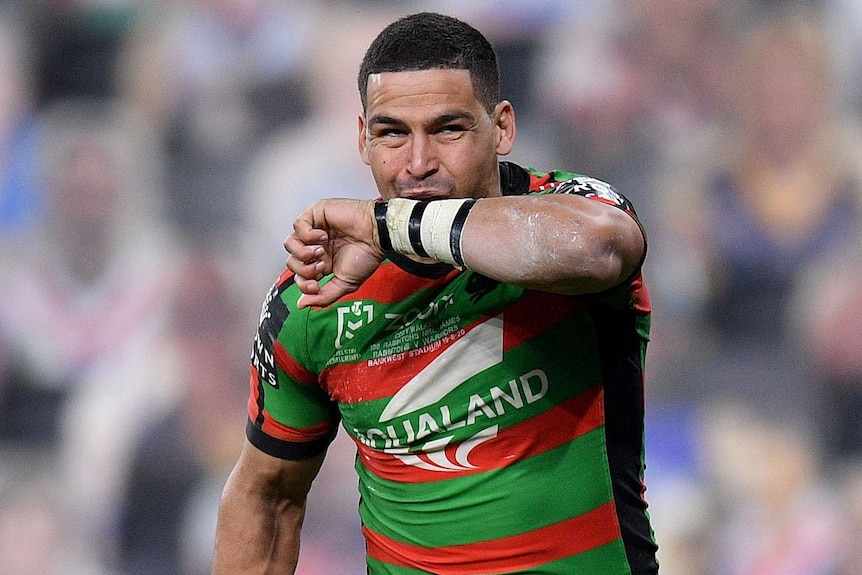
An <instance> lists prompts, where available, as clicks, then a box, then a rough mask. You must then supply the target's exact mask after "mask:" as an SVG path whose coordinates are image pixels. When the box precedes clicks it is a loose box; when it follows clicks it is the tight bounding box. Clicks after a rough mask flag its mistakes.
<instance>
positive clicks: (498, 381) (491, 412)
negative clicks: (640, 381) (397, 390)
mask: <svg viewBox="0 0 862 575" xmlns="http://www.w3.org/2000/svg"><path fill="white" fill-rule="evenodd" d="M572 332H574V333H575V334H588V335H584V336H576V335H572ZM592 332H593V328H592V322H591V320H590V318H589V316H588V315H587V314H575V315H574V316H572V317H570V318H568V319H566V320H563V321H560V322H558V323H557V325H555V326H554V327H552V328H551V329H549V330H548V331H547V332H545V333H544V334H543V335H541V336H539V337H537V338H535V339H533V340H530V341H528V342H525V343H524V344H522V345H520V346H518V347H516V348H514V349H511V350H509V351H507V352H506V354H505V356H504V358H503V362H502V363H500V364H497V365H495V366H493V367H490V368H488V369H487V370H485V371H483V372H482V373H480V374H477V375H476V376H474V377H473V378H471V379H470V380H467V382H465V383H463V384H462V385H459V386H458V387H457V388H456V389H454V390H453V391H452V392H450V393H449V394H448V395H446V396H445V397H444V398H443V399H442V401H441V402H440V404H438V405H437V406H436V407H428V408H426V409H425V410H424V411H426V412H427V413H428V414H429V415H430V417H431V419H432V420H433V423H434V424H435V425H436V426H437V427H438V428H440V433H432V434H430V435H428V436H427V437H424V438H420V440H419V441H418V442H416V443H418V444H420V445H421V444H424V443H425V442H426V441H430V440H433V439H437V438H439V437H441V436H451V437H452V438H453V441H454V442H457V441H463V440H465V439H468V438H469V437H472V436H473V435H474V434H475V433H476V431H477V430H478V429H480V427H487V426H489V425H493V424H497V425H499V426H500V429H505V428H507V427H510V426H513V425H517V424H519V423H521V422H523V421H526V420H527V419H530V418H532V417H535V416H537V415H539V414H541V413H542V412H544V411H545V410H547V409H549V408H551V407H553V406H556V405H559V404H561V403H563V402H565V401H566V400H568V399H570V398H572V397H574V396H576V395H577V394H579V393H581V392H583V391H586V390H588V389H590V388H592V387H595V386H596V385H598V384H599V383H600V381H601V373H600V367H599V365H598V363H597V357H598V355H597V354H596V353H595V341H594V339H593V338H592V335H591V334H592ZM536 350H541V353H542V354H543V355H544V356H550V357H558V358H559V361H557V362H547V361H544V362H541V363H542V364H544V365H543V367H544V375H545V376H546V377H547V379H548V391H547V394H546V395H545V396H544V397H542V398H541V399H539V400H537V401H533V402H532V403H531V402H530V399H529V398H528V394H527V391H526V390H525V389H524V388H525V386H527V387H529V388H530V389H532V390H534V391H536V390H538V386H539V382H538V376H537V375H530V374H531V372H533V371H534V368H535V367H536V365H538V364H539V363H540V362H539V361H538V360H537V358H536V353H537V352H536ZM479 382H493V383H492V384H489V383H483V385H484V386H485V387H486V388H485V389H483V388H480V387H479V386H478V383H479ZM492 388H497V390H499V391H500V392H503V393H505V394H506V395H507V396H509V397H511V398H512V400H509V399H506V398H499V397H498V399H497V401H495V400H494V398H493V397H492V395H491V389H492ZM477 395H478V399H477V398H476V397H474V396H477ZM390 399H391V398H389V397H385V398H382V399H378V400H372V401H366V402H360V403H352V404H344V403H343V404H340V405H339V408H340V409H341V413H342V416H343V419H344V424H345V428H346V429H347V430H348V433H350V434H351V435H353V436H354V438H357V437H356V432H355V429H354V428H355V427H360V428H361V426H362V424H367V422H369V421H376V420H377V418H378V417H379V415H380V413H381V412H382V411H383V409H384V408H385V407H386V404H387V403H388V402H389V401H390ZM513 403H514V404H515V405H512V404H513ZM440 405H445V406H447V407H448V409H449V416H450V419H449V421H451V422H457V421H465V420H468V415H469V413H472V414H473V416H472V421H471V424H470V425H465V426H463V427H460V428H457V429H454V430H452V431H446V430H445V429H443V426H444V421H443V418H442V416H441V412H440V407H439V406H440ZM483 405H484V406H485V407H486V408H487V409H485V408H483V407H482V406H483ZM471 406H472V407H473V409H472V410H471V409H470V407H471ZM405 421H407V422H409V425H410V427H411V429H413V431H414V432H415V433H418V432H419V430H420V422H419V414H418V413H415V412H414V413H411V414H408V415H406V416H403V417H398V418H395V419H393V420H389V421H385V422H382V423H381V424H380V425H379V429H380V431H381V432H383V433H384V434H386V428H387V427H388V426H391V427H392V428H393V430H394V431H395V432H396V433H397V434H398V437H399V439H400V444H401V445H406V444H407V443H406V441H407V434H406V431H405V423H404V422H405ZM426 421H427V420H426ZM427 428H428V426H427V425H426V429H427ZM357 439H358V438H357ZM383 442H384V440H383V439H382V438H380V439H377V440H376V442H375V445H374V447H376V448H378V449H383V448H384V447H386V445H384V443H383Z"/></svg>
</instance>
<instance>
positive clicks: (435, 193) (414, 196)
mask: <svg viewBox="0 0 862 575" xmlns="http://www.w3.org/2000/svg"><path fill="white" fill-rule="evenodd" d="M398 196H399V197H401V198H407V199H409V200H420V201H425V202H431V201H433V200H445V199H447V198H449V197H450V196H449V193H448V192H443V191H440V190H402V191H401V192H400V193H399V194H398Z"/></svg>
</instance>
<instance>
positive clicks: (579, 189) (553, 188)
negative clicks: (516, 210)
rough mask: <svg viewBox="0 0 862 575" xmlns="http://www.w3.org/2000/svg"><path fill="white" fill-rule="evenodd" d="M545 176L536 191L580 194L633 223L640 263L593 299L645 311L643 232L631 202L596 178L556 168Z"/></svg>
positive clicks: (646, 302) (644, 231)
mask: <svg viewBox="0 0 862 575" xmlns="http://www.w3.org/2000/svg"><path fill="white" fill-rule="evenodd" d="M549 176H550V177H549V179H550V183H549V184H546V185H544V186H542V187H540V189H539V193H544V194H573V195H578V196H582V197H585V198H587V199H590V200H593V201H597V202H601V203H603V204H607V205H609V206H612V207H615V208H617V209H620V210H622V211H624V212H625V213H627V214H628V215H629V216H630V217H631V218H632V219H633V220H634V221H635V223H637V225H638V228H640V230H641V234H642V235H643V238H644V250H643V254H642V255H641V259H640V262H638V265H637V267H636V268H635V271H634V272H633V273H632V275H631V276H629V277H628V278H626V280H625V281H623V282H621V283H620V284H619V285H618V286H616V287H614V288H611V289H610V290H607V291H606V292H602V293H601V294H596V299H599V300H604V301H607V302H608V303H612V304H613V305H615V306H623V307H633V308H635V309H637V310H638V311H641V312H644V313H648V312H649V311H650V309H651V304H650V301H649V294H648V292H647V291H646V287H645V286H644V284H643V278H642V275H641V269H642V267H643V263H644V261H645V259H646V252H647V235H646V230H645V229H644V227H643V224H642V223H641V221H640V218H638V215H637V212H635V208H634V206H633V205H632V203H631V202H630V201H629V200H628V198H626V197H625V196H624V195H623V194H621V193H620V192H618V191H617V190H616V189H615V188H614V187H613V186H612V185H610V184H608V183H607V182H603V181H602V180H598V179H596V178H591V177H589V176H583V175H579V174H572V173H567V172H560V171H558V172H554V173H552V174H550V175H549Z"/></svg>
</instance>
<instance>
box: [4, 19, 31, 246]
mask: <svg viewBox="0 0 862 575" xmlns="http://www.w3.org/2000/svg"><path fill="white" fill-rule="evenodd" d="M27 22H28V21H27V18H26V14H25V13H24V12H23V11H22V10H20V9H11V8H9V7H7V6H4V7H3V8H2V9H0V243H2V242H4V241H6V240H8V239H13V238H14V237H17V236H19V235H22V234H25V233H26V232H27V230H28V228H29V227H30V226H33V225H34V223H35V221H36V219H37V217H38V213H39V210H40V198H39V196H38V189H37V182H36V160H37V158H36V156H37V154H36V152H37V138H36V135H37V134H36V128H35V121H34V102H33V94H32V91H33V86H32V84H33V78H32V74H31V73H30V66H29V64H30V62H29V60H28V58H29V57H28V53H29V52H30V51H31V46H32V39H31V38H30V35H29V34H28V30H29V29H28V27H27Z"/></svg>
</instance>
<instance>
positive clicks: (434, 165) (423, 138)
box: [407, 134, 440, 180]
mask: <svg viewBox="0 0 862 575" xmlns="http://www.w3.org/2000/svg"><path fill="white" fill-rule="evenodd" d="M439 166H440V164H439V162H438V158H437V150H436V146H435V144H434V141H433V139H432V138H431V137H429V136H428V135H427V134H414V135H413V136H412V137H411V142H410V163H409V164H408V168H407V171H408V172H409V173H410V175H411V176H413V177H414V178H416V179H417V180H421V179H424V178H427V177H428V176H430V175H433V174H435V173H437V170H438V169H439Z"/></svg>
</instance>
